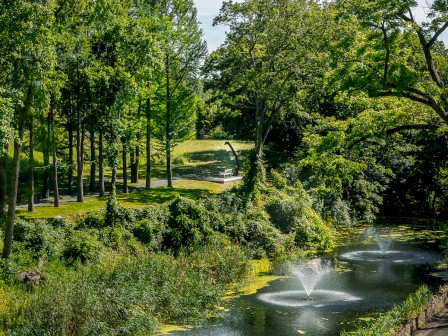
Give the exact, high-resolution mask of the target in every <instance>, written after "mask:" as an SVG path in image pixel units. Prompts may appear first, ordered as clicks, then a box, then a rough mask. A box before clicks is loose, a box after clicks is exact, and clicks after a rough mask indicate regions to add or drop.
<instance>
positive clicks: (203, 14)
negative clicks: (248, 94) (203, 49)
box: [194, 0, 448, 52]
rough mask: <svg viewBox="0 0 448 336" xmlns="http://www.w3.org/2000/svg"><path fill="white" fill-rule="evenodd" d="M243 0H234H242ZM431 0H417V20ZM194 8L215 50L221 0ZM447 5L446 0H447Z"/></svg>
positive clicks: (220, 33) (220, 38) (220, 35)
mask: <svg viewBox="0 0 448 336" xmlns="http://www.w3.org/2000/svg"><path fill="white" fill-rule="evenodd" d="M234 1H235V0H234ZM243 1H244V0H236V2H243ZM432 1H433V0H418V3H419V7H418V8H416V9H415V10H414V14H415V16H416V18H417V20H418V21H422V20H424V19H425V17H426V15H425V11H426V8H428V4H430V3H432ZM194 2H195V5H196V8H197V9H198V19H199V21H200V22H201V25H202V29H203V30H204V38H205V40H206V41H207V44H208V50H209V52H212V51H214V50H216V49H217V48H218V47H219V46H220V45H221V44H222V43H223V42H224V40H225V38H226V34H225V33H226V31H227V30H228V28H227V27H223V26H216V27H213V26H212V24H213V19H214V18H215V17H216V16H217V15H218V14H219V10H220V9H221V5H222V0H194ZM447 6H448V0H447ZM441 38H442V40H443V41H444V42H445V45H447V44H448V32H445V33H444V34H443V35H442V37H441Z"/></svg>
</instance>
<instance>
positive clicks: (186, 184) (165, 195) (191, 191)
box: [17, 180, 234, 219]
mask: <svg viewBox="0 0 448 336" xmlns="http://www.w3.org/2000/svg"><path fill="white" fill-rule="evenodd" d="M232 186H234V183H226V184H219V183H213V182H206V181H194V180H175V181H174V188H173V189H171V188H166V187H155V188H153V189H151V190H144V189H138V190H135V191H134V192H131V193H128V194H121V193H119V194H117V199H118V202H119V203H120V204H121V205H122V206H124V207H128V208H143V207H145V206H147V205H148V204H151V203H164V202H167V201H169V200H171V199H173V198H174V197H175V196H176V195H181V196H184V197H189V198H194V199H197V198H200V197H206V196H207V195H212V194H217V193H222V192H224V191H225V190H227V189H229V188H231V187H232ZM106 201H107V197H102V198H101V197H87V198H86V199H85V201H84V202H83V203H79V202H76V201H67V202H60V203H59V208H55V207H54V206H53V205H52V204H46V205H43V206H37V207H35V210H34V212H33V213H30V212H27V211H26V209H18V210H17V215H18V216H19V217H22V218H27V219H33V218H51V217H55V216H67V217H70V216H77V215H81V214H84V213H87V212H91V211H94V210H98V209H103V208H105V207H106Z"/></svg>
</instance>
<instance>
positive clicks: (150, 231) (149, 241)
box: [131, 205, 169, 251]
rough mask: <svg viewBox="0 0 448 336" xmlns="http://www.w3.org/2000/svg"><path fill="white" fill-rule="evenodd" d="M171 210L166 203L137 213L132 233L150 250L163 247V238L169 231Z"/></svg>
mask: <svg viewBox="0 0 448 336" xmlns="http://www.w3.org/2000/svg"><path fill="white" fill-rule="evenodd" d="M168 218H169V210H168V207H167V206H165V205H157V206H149V207H147V208H146V209H143V210H138V211H136V213H135V221H134V223H133V226H132V229H131V230H132V233H133V234H134V236H135V237H136V238H137V239H138V240H139V241H140V242H142V243H144V244H146V245H147V246H148V248H149V249H150V250H154V251H155V250H158V249H161V248H162V243H163V238H164V235H165V233H166V231H167V225H168Z"/></svg>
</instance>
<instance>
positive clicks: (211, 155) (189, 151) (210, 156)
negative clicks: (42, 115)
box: [10, 140, 253, 212]
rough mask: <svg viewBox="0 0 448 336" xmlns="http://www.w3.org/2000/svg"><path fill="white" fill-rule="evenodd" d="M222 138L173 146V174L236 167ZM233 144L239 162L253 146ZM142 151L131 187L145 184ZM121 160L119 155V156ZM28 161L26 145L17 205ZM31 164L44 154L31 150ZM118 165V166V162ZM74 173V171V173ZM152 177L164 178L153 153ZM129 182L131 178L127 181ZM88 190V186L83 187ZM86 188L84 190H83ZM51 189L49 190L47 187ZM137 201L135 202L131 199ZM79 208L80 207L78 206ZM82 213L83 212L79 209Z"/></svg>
mask: <svg viewBox="0 0 448 336" xmlns="http://www.w3.org/2000/svg"><path fill="white" fill-rule="evenodd" d="M224 143H225V141H224V140H188V141H185V142H183V143H180V144H179V145H178V146H177V147H175V148H174V150H173V153H172V161H173V165H172V169H173V175H174V176H183V175H187V174H195V173H214V172H219V171H222V170H224V169H227V168H235V167H236V163H235V158H234V156H233V154H232V152H231V151H230V148H229V147H228V146H227V145H225V144H224ZM231 143H232V146H233V147H234V149H235V151H236V152H237V153H238V156H239V159H240V161H241V163H243V162H244V158H245V157H246V155H247V153H248V152H249V150H250V149H252V148H253V144H252V143H251V142H246V141H231ZM144 154H145V153H144V151H143V153H142V155H141V158H140V169H139V177H140V181H139V183H137V184H132V183H129V185H130V186H142V185H143V184H144V177H145V171H146V166H145V165H146V157H145V156H144ZM10 156H11V157H10V160H12V152H10ZM120 159H121V157H120ZM28 160H29V154H28V153H27V149H26V148H25V150H24V152H23V153H22V161H21V183H20V195H21V197H20V200H19V201H18V203H19V204H25V203H26V200H27V197H28V196H27V195H28V183H27V181H26V176H27V168H28ZM62 164H66V162H62ZM34 166H35V167H41V166H43V155H42V152H40V151H37V150H36V151H35V153H34ZM119 166H120V167H121V162H119ZM61 173H62V174H61V176H60V179H59V187H60V194H61V195H64V190H66V183H67V181H66V180H65V179H66V173H67V172H66V170H64V169H62V170H61ZM74 173H75V174H76V172H74ZM122 176H123V175H122V168H119V169H118V171H117V178H118V181H117V183H118V186H117V188H118V189H120V188H121V183H122V181H121V180H122ZM42 177H43V170H41V169H39V170H35V193H36V195H35V200H36V202H38V201H39V198H40V193H41V189H42ZM110 177H111V171H110V169H108V167H106V170H105V179H106V183H108V182H109V181H110ZM128 177H130V170H129V169H128ZM151 177H152V180H157V179H165V178H166V170H165V158H164V157H163V155H161V154H160V155H157V154H156V155H154V156H153V157H152V167H151ZM88 179H89V165H85V166H84V181H85V183H86V184H87V181H88ZM75 180H76V175H75V176H74V180H73V181H75ZM128 182H130V181H128ZM192 188H196V185H194V183H193V187H192ZM86 189H87V188H86ZM86 189H85V190H86ZM199 189H207V190H209V191H210V192H212V193H214V192H219V191H215V190H217V189H219V187H215V186H213V184H205V185H200V186H199ZM50 192H52V191H51V190H50ZM94 203H95V202H92V201H91V202H90V203H89V204H90V205H91V206H92V209H97V208H98V207H95V204H94ZM131 203H138V202H131ZM80 210H82V209H80ZM81 212H82V211H81Z"/></svg>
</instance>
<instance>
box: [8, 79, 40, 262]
mask: <svg viewBox="0 0 448 336" xmlns="http://www.w3.org/2000/svg"><path fill="white" fill-rule="evenodd" d="M33 99H34V93H33V87H32V85H31V84H30V85H29V87H28V93H27V98H26V101H25V105H24V106H23V108H19V110H18V114H19V115H18V127H17V130H18V139H16V140H15V141H14V157H13V167H12V178H11V190H10V198H9V202H8V203H9V204H8V218H7V223H6V230H5V236H4V244H3V253H2V257H3V258H9V256H10V255H11V250H12V238H13V234H14V221H15V217H16V204H17V191H18V187H19V174H20V152H21V151H22V143H23V135H24V133H25V119H26V116H27V114H28V113H30V110H31V106H32V104H33Z"/></svg>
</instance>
